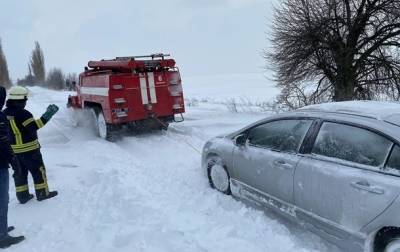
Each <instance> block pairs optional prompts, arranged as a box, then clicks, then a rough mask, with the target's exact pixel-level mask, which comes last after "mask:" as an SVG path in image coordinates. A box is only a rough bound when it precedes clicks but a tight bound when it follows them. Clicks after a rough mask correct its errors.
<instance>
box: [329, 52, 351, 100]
mask: <svg viewBox="0 0 400 252" xmlns="http://www.w3.org/2000/svg"><path fill="white" fill-rule="evenodd" d="M351 62H352V61H351V60H349V58H348V57H346V58H345V59H342V60H340V61H339V62H338V63H337V67H338V69H337V75H336V78H335V80H334V83H333V86H334V96H333V100H334V101H351V100H353V99H354V87H355V83H356V77H355V76H356V74H355V72H354V70H353V68H352V63H351Z"/></svg>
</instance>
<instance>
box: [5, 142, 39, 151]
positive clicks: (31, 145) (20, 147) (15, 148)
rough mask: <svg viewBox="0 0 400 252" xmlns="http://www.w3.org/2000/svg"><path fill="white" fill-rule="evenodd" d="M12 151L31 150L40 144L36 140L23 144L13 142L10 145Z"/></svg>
mask: <svg viewBox="0 0 400 252" xmlns="http://www.w3.org/2000/svg"><path fill="white" fill-rule="evenodd" d="M11 147H12V149H13V151H14V153H24V152H28V151H33V150H36V149H39V148H40V144H39V141H38V140H35V141H32V142H29V143H25V144H13V145H11Z"/></svg>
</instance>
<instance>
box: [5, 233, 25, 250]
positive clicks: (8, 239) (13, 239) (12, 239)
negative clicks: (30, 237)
mask: <svg viewBox="0 0 400 252" xmlns="http://www.w3.org/2000/svg"><path fill="white" fill-rule="evenodd" d="M23 240H25V237H24V236H15V237H14V236H10V235H6V236H4V238H2V239H1V240H0V248H8V247H10V246H11V245H14V244H17V243H20V242H22V241H23Z"/></svg>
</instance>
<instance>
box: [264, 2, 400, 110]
mask: <svg viewBox="0 0 400 252" xmlns="http://www.w3.org/2000/svg"><path fill="white" fill-rule="evenodd" d="M272 30H273V33H272V39H271V42H272V48H271V50H270V51H266V53H265V58H266V59H267V60H268V61H269V63H270V64H271V68H272V69H273V70H274V71H275V73H276V75H275V77H276V80H277V82H278V86H279V87H280V88H281V89H282V94H281V95H280V97H278V102H283V103H288V106H289V107H290V106H297V105H306V104H310V103H317V102H321V101H328V100H334V101H343V100H353V99H378V98H382V97H385V98H389V99H396V100H397V99H399V98H400V57H399V49H400V43H399V39H400V0H284V1H283V3H282V4H281V6H280V8H278V9H276V13H275V21H274V23H273V27H272ZM296 103H297V104H296Z"/></svg>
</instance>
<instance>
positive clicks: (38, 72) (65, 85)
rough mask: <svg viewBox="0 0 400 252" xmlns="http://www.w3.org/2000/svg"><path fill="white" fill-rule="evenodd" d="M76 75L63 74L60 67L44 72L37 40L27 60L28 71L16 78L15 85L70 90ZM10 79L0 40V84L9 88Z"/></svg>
mask: <svg viewBox="0 0 400 252" xmlns="http://www.w3.org/2000/svg"><path fill="white" fill-rule="evenodd" d="M77 79H78V77H77V75H76V74H75V73H69V74H67V75H65V74H64V73H63V71H62V70H61V69H60V68H56V67H54V68H51V69H50V70H49V71H48V72H47V74H46V67H45V57H44V53H43V50H42V48H41V47H40V44H39V42H37V41H35V46H34V48H33V50H32V53H31V56H30V59H29V62H28V73H27V74H26V75H25V77H24V78H22V79H17V81H16V83H15V84H16V85H20V86H41V87H45V88H50V89H56V90H62V89H68V90H72V89H73V88H74V86H75V85H74V84H75V83H76V82H77ZM12 85H13V82H12V81H11V78H10V75H9V71H8V65H7V60H6V56H5V54H4V52H3V49H2V44H1V41H0V86H4V87H6V88H10V87H11V86H12Z"/></svg>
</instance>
